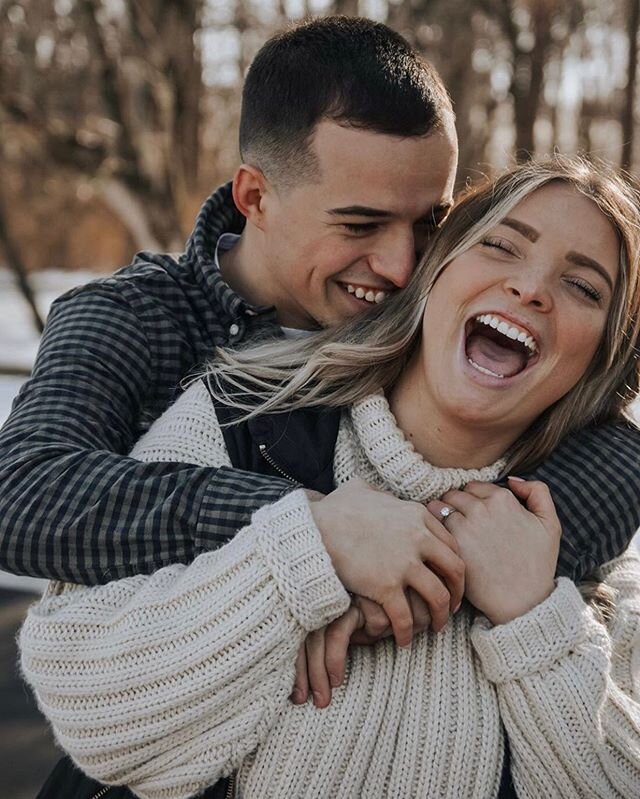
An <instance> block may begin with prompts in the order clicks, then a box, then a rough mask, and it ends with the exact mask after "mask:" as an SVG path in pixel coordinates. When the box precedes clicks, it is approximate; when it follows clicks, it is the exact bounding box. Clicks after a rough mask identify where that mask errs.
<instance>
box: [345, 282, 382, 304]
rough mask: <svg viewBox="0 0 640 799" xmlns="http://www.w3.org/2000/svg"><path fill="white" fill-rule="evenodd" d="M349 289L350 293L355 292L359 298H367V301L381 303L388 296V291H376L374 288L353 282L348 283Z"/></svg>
mask: <svg viewBox="0 0 640 799" xmlns="http://www.w3.org/2000/svg"><path fill="white" fill-rule="evenodd" d="M347 291H348V292H349V294H355V296H356V297H357V298H358V299H359V300H366V301H367V302H374V303H379V302H382V300H384V299H385V298H386V296H387V292H386V291H374V290H373V289H365V288H362V286H352V285H351V283H348V284H347Z"/></svg>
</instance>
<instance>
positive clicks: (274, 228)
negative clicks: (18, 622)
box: [0, 18, 457, 584]
mask: <svg viewBox="0 0 640 799" xmlns="http://www.w3.org/2000/svg"><path fill="white" fill-rule="evenodd" d="M240 146H241V154H242V160H243V164H242V165H241V166H240V167H239V169H238V170H237V172H236V175H235V177H234V180H233V183H232V185H231V186H229V185H227V186H223V187H222V188H220V189H219V190H218V191H216V192H214V193H213V194H212V195H211V197H210V198H209V199H208V200H207V202H206V203H205V205H204V206H203V208H202V211H201V213H200V215H199V217H198V219H197V221H196V225H195V229H194V232H193V234H192V237H191V239H190V242H189V245H188V248H187V252H186V253H185V255H183V256H182V257H181V258H180V259H179V260H175V259H174V258H173V257H171V256H168V255H153V254H150V253H142V254H140V255H139V256H138V257H137V258H136V259H135V261H134V263H133V264H132V265H131V266H130V267H127V268H126V269H124V270H122V271H120V272H119V273H118V274H116V275H115V276H113V277H109V278H106V279H102V280H98V281H96V282H94V283H91V284H89V285H88V286H84V287H82V288H79V289H76V290H74V291H72V292H70V293H68V294H67V295H65V296H64V297H62V298H60V299H59V300H58V301H57V302H56V303H55V304H54V306H53V308H52V311H51V314H50V317H49V320H48V324H47V329H46V331H45V333H44V336H43V339H42V344H41V347H40V352H39V354H38V358H37V361H36V364H35V367H34V370H33V376H32V378H31V380H30V381H28V382H27V384H26V385H25V386H24V387H23V389H22V391H21V392H20V395H19V396H18V398H17V400H16V402H15V406H14V408H13V412H12V414H11V416H10V417H9V419H8V421H7V422H6V424H5V426H4V428H3V430H2V434H1V436H0V567H1V568H4V569H7V570H9V571H13V572H17V573H22V574H32V575H37V576H42V577H48V578H54V579H63V580H69V581H74V582H80V583H89V584H91V583H100V582H106V581H109V580H112V579H115V578H118V577H124V576H126V575H131V574H136V573H141V572H142V573H148V572H150V571H153V570H155V569H157V568H159V567H161V566H163V565H166V564H168V563H172V562H176V561H182V562H188V561H190V560H192V559H193V557H194V556H195V555H196V554H197V553H198V552H201V551H203V550H206V549H210V548H215V547H217V546H219V545H220V544H221V543H223V542H224V541H226V540H228V538H229V537H230V536H232V535H233V534H234V532H235V531H236V530H238V529H239V528H240V527H242V526H243V525H244V524H245V523H247V522H248V521H249V519H250V518H251V514H252V513H253V511H254V510H255V509H257V508H258V507H260V506H261V505H264V504H265V503H268V502H272V501H275V500H277V499H278V498H279V497H280V496H281V495H282V494H283V493H285V492H287V491H290V490H291V489H292V484H291V482H290V481H288V480H284V479H282V478H280V477H277V476H273V477H265V476H261V475H252V474H248V473H244V472H238V471H237V470H234V469H206V468H199V467H191V466H185V465H184V464H180V465H177V464H153V465H148V464H147V465H145V464H141V463H137V462H136V461H133V460H132V459H129V458H127V457H126V453H127V452H128V451H129V450H130V449H131V446H132V445H133V443H134V442H135V441H136V440H137V438H139V436H140V435H141V434H142V433H143V432H144V431H145V430H146V429H147V428H148V427H149V425H150V424H151V422H152V421H153V420H154V419H155V418H157V417H158V416H159V415H160V414H161V413H162V412H163V411H164V410H165V409H166V407H167V406H168V405H169V403H170V402H171V401H172V399H173V398H174V397H175V394H176V389H177V386H178V384H179V382H180V380H181V379H183V378H184V377H185V376H186V375H188V374H189V373H190V371H191V370H193V369H194V368H195V367H197V366H198V365H199V364H202V363H203V362H204V361H205V360H206V359H207V358H210V357H211V356H212V355H213V354H214V349H215V347H216V346H224V345H232V346H235V345H237V344H240V343H241V342H244V341H246V340H249V339H254V338H257V337H259V336H264V335H273V334H274V333H275V334H280V335H281V332H280V326H283V327H284V330H285V334H286V335H293V334H295V333H292V332H291V329H295V330H310V329H314V328H317V327H319V326H325V325H333V324H335V323H337V322H339V321H341V320H343V319H346V318H348V317H350V316H352V315H353V314H355V313H359V312H362V311H366V309H367V307H370V304H371V303H373V302H380V301H384V298H385V297H386V296H387V295H388V294H389V293H390V292H392V291H397V290H400V289H402V288H403V287H404V286H405V285H406V283H407V281H408V279H409V276H410V275H411V272H412V270H413V267H414V265H415V260H416V252H417V251H419V250H420V249H421V248H422V246H423V244H424V242H425V240H426V238H427V237H428V235H429V231H430V230H431V229H432V228H434V227H436V226H437V225H438V224H439V222H440V221H441V220H442V219H443V218H444V217H445V216H446V213H447V209H448V208H449V206H450V204H451V199H452V190H453V181H454V175H455V169H456V158H457V143H456V136H455V130H454V126H453V113H452V110H451V104H450V101H449V98H448V97H447V94H446V91H445V89H444V87H443V85H442V83H441V81H440V78H439V77H438V76H437V74H436V73H435V71H434V70H433V68H432V67H431V66H429V65H428V64H427V63H425V62H424V61H422V60H421V59H420V58H419V57H418V56H417V55H416V54H415V53H414V52H412V51H411V49H410V48H409V46H408V45H407V43H406V42H405V41H404V39H402V38H401V37H400V36H399V35H397V34H396V33H394V32H392V31H391V30H389V29H388V28H386V27H385V26H383V25H379V24H376V23H374V22H371V21H368V20H363V19H347V18H330V19H324V20H319V21H316V22H312V23H310V24H307V25H302V26H300V27H298V28H295V29H293V30H291V31H289V32H287V33H284V34H282V35H280V36H276V37H274V38H273V39H272V40H271V41H269V42H268V43H267V44H266V45H265V46H264V47H263V49H262V50H261V51H260V53H259V54H258V56H257V58H256V60H255V62H254V64H253V66H252V68H251V70H250V72H249V75H248V77H247V81H246V85H245V88H244V95H243V108H242V119H241V125H240ZM396 502H397V505H395V503H396ZM362 504H365V503H362ZM403 505H404V503H401V502H400V501H399V500H397V501H396V500H394V506H395V507H396V512H397V514H399V516H398V519H400V518H401V517H402V512H403ZM367 515H369V516H370V518H369V519H368V520H364V519H363V527H364V528H365V529H366V528H367V527H368V525H370V524H372V523H376V522H377V520H376V514H375V509H374V508H371V510H368V511H367ZM377 523H379V522H377ZM167 530H170V531H171V534H170V535H167Z"/></svg>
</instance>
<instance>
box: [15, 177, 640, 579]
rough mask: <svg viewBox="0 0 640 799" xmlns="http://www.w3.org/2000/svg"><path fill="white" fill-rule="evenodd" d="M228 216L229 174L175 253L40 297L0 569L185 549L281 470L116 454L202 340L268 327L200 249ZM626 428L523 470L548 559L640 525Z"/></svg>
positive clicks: (33, 571)
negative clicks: (543, 492)
mask: <svg viewBox="0 0 640 799" xmlns="http://www.w3.org/2000/svg"><path fill="white" fill-rule="evenodd" d="M243 224H244V220H243V218H242V217H241V216H240V214H239V213H238V212H237V210H236V209H235V207H234V206H233V203H232V200H231V191H230V186H229V185H226V186H223V187H222V188H220V189H219V190H218V191H216V192H214V193H213V194H212V195H211V197H209V199H208V200H207V201H206V202H205V204H204V206H203V208H202V210H201V212H200V214H199V216H198V219H197V221H196V226H195V229H194V232H193V234H192V236H191V238H190V240H189V244H188V247H187V251H186V253H185V254H184V255H183V256H182V257H181V258H180V259H179V260H176V259H175V258H173V257H171V256H168V255H154V254H151V253H141V254H139V255H138V256H137V257H136V259H135V261H134V262H133V264H132V265H131V266H129V267H126V268H125V269H123V270H121V271H120V272H118V273H116V274H115V275H113V276H111V277H108V278H105V279H102V280H97V281H94V282H92V283H90V284H88V285H87V286H84V287H81V288H78V289H75V290H73V291H71V292H69V293H67V294H66V295H64V296H63V297H61V298H60V299H59V300H57V301H56V302H55V303H54V305H53V307H52V310H51V313H50V315H49V319H48V321H47V326H46V330H45V332H44V335H43V338H42V343H41V346H40V351H39V353H38V357H37V360H36V364H35V366H34V370H33V375H32V377H31V379H30V380H29V381H28V382H27V383H26V384H25V385H24V386H23V388H22V389H21V391H20V393H19V395H18V397H17V398H16V400H15V402H14V406H13V409H12V412H11V415H10V416H9V419H8V420H7V422H6V423H5V425H4V427H3V428H2V431H1V432H0V568H3V569H6V570H8V571H12V572H15V573H19V574H29V575H35V576H40V577H47V578H50V579H61V580H67V581H72V582H78V583H84V584H95V583H104V582H107V581H109V580H112V579H116V578H121V577H125V576H128V575H132V574H140V573H144V574H147V573H150V572H152V571H154V570H155V569H158V568H160V567H162V566H165V565H167V564H169V563H176V562H181V563H188V562H190V561H191V560H193V558H194V557H195V556H196V555H198V554H199V553H200V552H203V551H206V550H209V549H212V548H216V547H218V546H220V545H221V544H222V543H224V542H225V541H228V540H229V538H231V537H232V536H233V534H234V533H235V532H236V531H237V530H238V529H240V528H241V527H242V526H243V525H245V524H247V523H248V522H249V520H250V518H251V515H252V513H253V511H254V510H256V509H257V508H258V507H261V506H262V505H264V504H267V503H269V502H273V501H275V500H277V499H279V498H280V497H281V496H282V495H283V494H284V493H286V492H287V491H290V490H291V489H292V487H293V484H292V483H290V482H289V481H286V480H283V479H279V478H277V477H268V476H265V475H254V474H250V473H248V472H242V471H239V470H237V469H232V468H220V469H214V468H202V467H196V466H193V465H189V464H184V463H155V464H154V463H140V462H138V461H135V460H133V459H132V458H129V457H127V453H128V452H129V450H130V449H131V447H132V445H133V443H134V442H135V441H136V440H137V438H138V437H139V436H140V435H141V434H142V433H143V432H144V431H145V430H147V429H148V427H149V425H150V424H151V423H152V422H153V421H154V419H156V418H157V417H158V416H160V414H161V413H162V412H163V411H164V410H165V409H166V408H167V407H168V405H169V404H170V403H171V401H172V400H173V398H174V397H175V395H176V390H177V386H178V385H179V383H180V381H181V380H182V379H183V378H184V377H185V376H186V375H188V374H189V373H190V372H191V371H192V370H193V369H194V368H195V367H197V366H199V365H201V364H202V363H203V362H204V361H206V360H207V358H209V357H211V355H212V352H213V349H214V347H215V346H220V345H225V344H235V343H237V342H239V341H241V340H243V339H245V338H257V337H260V336H263V335H265V334H273V333H275V332H277V331H278V328H277V322H276V317H275V312H274V310H273V309H254V308H251V307H250V306H249V305H248V304H247V303H246V302H245V301H244V300H243V299H242V298H241V297H239V296H238V295H237V294H236V293H234V292H233V291H232V290H231V289H230V287H229V286H228V285H227V284H226V283H225V282H224V280H223V279H222V276H221V275H220V273H219V271H218V270H217V269H216V268H215V265H214V263H213V261H212V259H213V255H214V253H215V246H216V243H217V240H218V238H219V237H220V235H221V234H222V233H224V232H226V231H231V232H236V233H237V232H240V231H241V230H242V227H243ZM639 456H640V433H639V432H638V431H637V430H635V429H633V428H630V427H628V426H625V425H624V424H622V423H620V424H616V425H607V426H604V427H601V428H598V429H591V430H585V431H583V432H581V433H580V434H579V435H577V436H574V437H572V438H571V439H569V440H568V441H567V442H566V443H564V444H563V445H562V446H561V447H559V448H558V449H557V450H556V452H554V454H553V455H552V457H551V458H550V459H549V460H548V461H547V462H546V463H545V464H544V465H543V466H542V467H541V468H540V469H539V470H538V471H537V472H536V473H535V475H533V476H535V477H538V478H539V479H542V480H545V481H546V482H547V483H548V484H549V486H550V488H551V491H552V494H553V496H554V499H555V501H556V504H557V507H558V512H559V515H560V518H561V521H562V524H563V540H562V545H561V551H560V559H559V563H558V573H559V574H565V575H568V576H570V577H573V578H574V579H578V578H580V577H582V576H585V575H586V574H589V573H590V572H591V571H592V570H593V568H594V567H595V566H597V565H599V564H601V563H604V562H606V561H607V560H610V559H611V558H613V557H615V556H616V555H618V554H620V553H621V552H622V551H623V550H624V549H625V548H626V546H627V544H628V542H629V540H630V539H631V537H632V535H633V533H634V531H635V530H636V529H637V527H638V526H639V525H640V468H639V465H638V464H639Z"/></svg>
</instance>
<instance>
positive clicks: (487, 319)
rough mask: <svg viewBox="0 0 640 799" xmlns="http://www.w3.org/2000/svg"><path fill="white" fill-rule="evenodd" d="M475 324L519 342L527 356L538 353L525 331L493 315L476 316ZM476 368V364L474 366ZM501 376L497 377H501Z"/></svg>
mask: <svg viewBox="0 0 640 799" xmlns="http://www.w3.org/2000/svg"><path fill="white" fill-rule="evenodd" d="M476 322H480V324H483V325H488V326H489V327H492V328H493V329H494V330H497V331H498V333H502V334H503V335H505V336H506V337H507V338H510V339H513V340H514V341H520V342H521V343H522V344H524V346H525V347H526V348H527V349H528V350H529V354H530V355H533V354H534V353H536V352H537V351H538V345H537V344H536V342H535V339H534V338H533V336H530V335H529V333H527V332H526V331H525V330H522V329H520V328H519V327H516V326H515V325H510V324H507V322H505V321H504V320H503V319H499V318H498V317H497V316H493V314H490V313H488V314H482V315H481V316H476ZM474 366H476V364H474ZM501 376H502V375H499V377H501Z"/></svg>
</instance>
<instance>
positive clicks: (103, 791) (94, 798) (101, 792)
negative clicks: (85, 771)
mask: <svg viewBox="0 0 640 799" xmlns="http://www.w3.org/2000/svg"><path fill="white" fill-rule="evenodd" d="M112 787H113V786H112V785H105V786H104V788H100V790H99V791H98V793H94V794H93V796H92V797H91V799H101V797H102V796H106V795H107V794H108V793H109V791H110V790H111V788H112Z"/></svg>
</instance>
